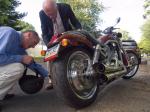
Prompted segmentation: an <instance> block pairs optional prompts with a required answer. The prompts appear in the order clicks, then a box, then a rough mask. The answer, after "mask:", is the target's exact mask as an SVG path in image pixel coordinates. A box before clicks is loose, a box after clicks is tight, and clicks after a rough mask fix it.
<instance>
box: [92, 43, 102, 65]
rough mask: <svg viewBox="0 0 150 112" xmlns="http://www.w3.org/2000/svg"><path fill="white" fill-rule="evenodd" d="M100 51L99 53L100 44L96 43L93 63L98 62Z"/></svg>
mask: <svg viewBox="0 0 150 112" xmlns="http://www.w3.org/2000/svg"><path fill="white" fill-rule="evenodd" d="M100 53H101V46H100V44H97V45H96V48H95V52H94V57H93V65H94V64H96V63H98V59H99V57H100Z"/></svg>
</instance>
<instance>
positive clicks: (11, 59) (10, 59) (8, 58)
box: [0, 54, 23, 65]
mask: <svg viewBox="0 0 150 112" xmlns="http://www.w3.org/2000/svg"><path fill="white" fill-rule="evenodd" d="M22 58H23V56H22V55H7V54H0V65H6V64H10V63H21V62H22Z"/></svg>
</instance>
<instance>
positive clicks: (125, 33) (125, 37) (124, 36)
mask: <svg viewBox="0 0 150 112" xmlns="http://www.w3.org/2000/svg"><path fill="white" fill-rule="evenodd" d="M119 32H120V33H122V40H131V39H132V38H131V37H130V34H129V32H128V31H126V30H122V29H120V30H119Z"/></svg>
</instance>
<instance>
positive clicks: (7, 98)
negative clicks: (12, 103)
mask: <svg viewBox="0 0 150 112" xmlns="http://www.w3.org/2000/svg"><path fill="white" fill-rule="evenodd" d="M14 96H15V95H14V94H7V95H6V96H5V97H4V100H10V99H12V98H13V97H14Z"/></svg>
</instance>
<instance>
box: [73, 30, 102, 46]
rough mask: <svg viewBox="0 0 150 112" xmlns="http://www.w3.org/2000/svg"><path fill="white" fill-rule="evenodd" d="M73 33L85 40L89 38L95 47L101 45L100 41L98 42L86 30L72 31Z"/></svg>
mask: <svg viewBox="0 0 150 112" xmlns="http://www.w3.org/2000/svg"><path fill="white" fill-rule="evenodd" d="M71 33H74V34H78V35H82V36H84V37H85V38H87V39H88V40H89V41H90V42H92V44H93V46H95V45H97V44H101V45H102V43H100V41H98V40H97V39H96V38H94V37H93V36H92V35H91V34H89V33H88V32H87V31H85V30H79V31H71Z"/></svg>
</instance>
